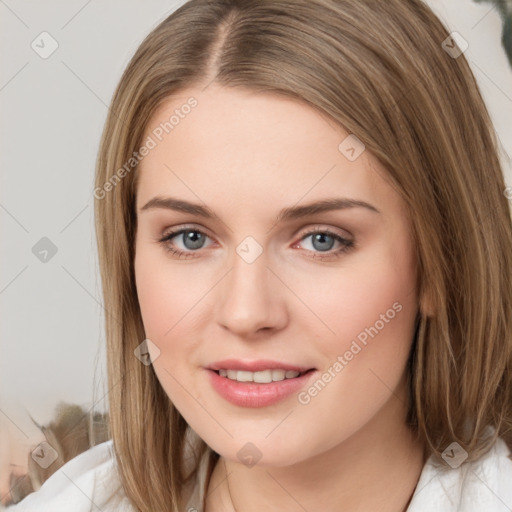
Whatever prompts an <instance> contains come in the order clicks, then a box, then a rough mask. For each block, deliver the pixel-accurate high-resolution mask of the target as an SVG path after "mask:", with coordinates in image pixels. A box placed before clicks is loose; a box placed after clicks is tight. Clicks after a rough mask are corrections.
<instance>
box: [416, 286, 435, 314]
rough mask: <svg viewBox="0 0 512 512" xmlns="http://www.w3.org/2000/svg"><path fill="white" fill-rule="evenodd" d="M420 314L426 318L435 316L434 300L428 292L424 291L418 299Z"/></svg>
mask: <svg viewBox="0 0 512 512" xmlns="http://www.w3.org/2000/svg"><path fill="white" fill-rule="evenodd" d="M419 306H420V312H421V314H423V315H424V316H426V317H434V316H435V308H434V299H433V297H432V294H431V293H429V291H428V290H427V291H425V293H423V295H422V296H421V299H420V304H419Z"/></svg>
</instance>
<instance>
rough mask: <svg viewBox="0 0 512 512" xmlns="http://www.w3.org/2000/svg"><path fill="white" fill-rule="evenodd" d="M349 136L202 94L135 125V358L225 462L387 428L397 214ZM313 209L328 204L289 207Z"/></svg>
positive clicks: (260, 102)
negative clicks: (138, 318) (143, 352)
mask: <svg viewBox="0 0 512 512" xmlns="http://www.w3.org/2000/svg"><path fill="white" fill-rule="evenodd" d="M191 97H193V98H194V100H189V98H191ZM187 105H188V106H187ZM172 116H174V117H172ZM166 123H167V124H166ZM348 136H349V134H348V133H346V132H345V131H344V130H342V129H341V128H339V127H338V126H337V125H335V124H334V122H333V121H332V120H330V119H329V118H327V117H326V116H324V115H322V114H320V113H319V112H318V111H316V110H314V109H312V108H311V107H310V106H308V105H306V104H303V103H300V102H297V101H294V100H291V99H285V98H284V97H280V96H277V95H272V94H258V93H253V92H248V91H247V90H241V89H226V88H220V87H218V86H216V85H210V86H209V87H208V88H206V89H205V90H204V91H201V90H200V89H189V90H187V91H185V92H182V93H180V94H179V95H178V96H175V97H173V98H172V99H171V100H169V101H167V102H166V103H165V104H163V105H162V106H161V107H160V108H159V109H158V110H157V112H156V113H155V115H154V116H153V117H152V119H151V120H150V122H149V124H148V128H147V131H146V135H145V137H144V141H145V143H146V146H147V148H149V149H148V150H147V151H144V153H146V156H144V158H143V160H142V161H141V163H140V165H139V168H138V170H137V171H136V172H138V173H140V175H139V183H138V189H137V204H136V208H137V217H138V220H137V223H138V225H137V236H136V257H135V274H136V284H137V292H138V299H139V303H140V307H141V313H142V318H143V322H144V327H145V332H146V337H147V338H148V339H149V340H151V343H148V345H149V351H150V354H151V356H152V358H153V367H154V370H155V372H156V375H157V376H158V379H159V381H160V383H161V385H162V387H163V389H164V390H165V392H166V393H167V395H168V396H169V398H170V399H171V401H172V402H173V404H174V405H175V406H176V407H177V409H178V410H179V411H180V413H181V414H182V416H183V417H184V418H185V419H186V421H187V422H188V424H189V425H190V426H191V427H192V428H193V430H194V431H196V432H197V433H198V434H199V435H200V436H201V438H202V439H204V440H205V441H206V443H207V444H208V445H210V447H212V448H213V449H214V450H215V451H216V452H218V453H219V454H221V455H223V456H225V457H227V458H229V459H233V460H234V459H236V458H238V459H239V460H240V461H243V459H245V458H246V457H247V456H249V458H250V457H252V459H254V461H255V462H256V461H257V460H259V462H260V464H261V465H269V466H284V465H289V464H293V463H296V462H300V461H302V460H306V459H308V458H311V457H313V456H315V455H319V454H321V453H323V452H325V451H327V450H329V449H331V448H333V447H335V446H337V445H339V444H340V443H343V442H344V441H345V440H347V439H348V438H349V437H351V436H353V435H354V434H357V433H361V432H363V431H368V432H369V431H370V430H369V426H370V425H372V424H375V423H376V422H377V420H378V419H382V418H384V417H386V418H388V420H389V418H395V420H396V421H399V422H403V418H402V416H401V415H400V417H398V414H399V413H400V411H401V409H400V407H401V404H403V403H404V402H406V394H405V390H406V386H405V367H406V363H407V358H408V355H409V352H410V348H411V343H412V339H413V334H414V320H415V316H416V313H417V311H418V302H417V295H416V289H415V282H416V264H415V257H414V247H413V245H412V238H411V232H410V225H409V218H408V216H407V215H406V212H405V208H404V205H403V203H402V201H401V199H400V197H399V195H398V194H397V192H396V191H395V190H394V189H393V188H392V187H391V186H390V184H389V183H388V181H386V178H385V171H384V169H383V168H382V166H380V165H379V163H378V162H377V160H376V159H375V158H374V157H373V156H372V155H371V154H369V151H366V150H364V146H361V145H360V144H359V143H358V141H357V139H354V136H350V137H349V138H348V139H347V137H348ZM148 137H149V138H150V139H151V140H150V139H148ZM155 198H157V199H158V200H159V201H156V200H155ZM171 198H172V200H171ZM342 200H343V201H346V203H342V202H341V201H342ZM326 201H332V202H335V201H336V202H337V201H339V202H340V203H339V204H338V205H337V206H336V208H333V209H322V208H316V209H315V208H312V207H310V208H305V207H306V206H309V205H312V204H313V203H319V202H320V203H321V202H326ZM347 201H360V202H364V203H367V206H364V205H363V206H361V205H354V204H352V206H350V204H351V203H348V202H347ZM192 204H193V205H197V206H194V207H192V206H190V205H192ZM177 205H178V206H179V205H181V207H180V208H178V207H177ZM343 205H344V206H345V207H341V206H343ZM173 206H175V207H174V208H173ZM185 206H186V207H185ZM205 212H211V216H207V215H206V214H204V215H203V213H205ZM182 229H186V230H188V231H187V232H185V234H183V233H181V234H174V235H172V238H171V237H170V236H169V234H170V233H171V232H178V231H180V230H182ZM172 251H180V252H181V254H176V253H173V252H172ZM140 341H141V342H142V341H143V340H140ZM227 360H229V361H227ZM294 367H295V368H297V369H298V371H307V370H310V371H309V372H308V373H305V374H304V375H302V373H301V374H300V375H299V376H298V377H296V376H295V375H296V373H293V370H290V368H294ZM212 368H214V369H217V370H230V371H229V374H228V376H227V377H226V376H224V374H225V373H226V372H223V371H222V372H219V373H217V372H214V371H213V369H212ZM251 369H252V370H254V371H255V372H256V373H252V372H247V370H251ZM287 369H288V372H290V371H291V373H286V372H285V371H283V370H287ZM237 370H240V371H239V372H237ZM220 373H222V375H221V374H220ZM287 375H288V377H290V378H286V376H287ZM231 377H232V378H235V379H238V380H240V381H241V382H237V381H236V380H233V379H232V378H231ZM283 377H285V380H279V379H282V378H283ZM247 379H249V380H251V379H252V380H254V379H255V380H256V382H248V381H247ZM269 379H274V380H275V382H273V383H268V382H265V381H268V380H269ZM388 420H386V421H388ZM382 425H383V424H382ZM247 443H252V444H250V445H249V444H247Z"/></svg>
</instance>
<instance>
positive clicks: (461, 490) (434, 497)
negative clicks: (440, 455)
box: [407, 438, 512, 512]
mask: <svg viewBox="0 0 512 512" xmlns="http://www.w3.org/2000/svg"><path fill="white" fill-rule="evenodd" d="M457 446H458V445H457ZM457 446H455V452H457ZM460 450H462V448H460V446H459V453H454V452H451V451H450V455H452V454H453V456H454V457H459V459H460V458H463V456H464V453H465V452H463V451H462V452H460ZM446 456H447V457H448V454H447V455H446ZM447 460H448V459H447ZM450 466H453V467H450ZM511 508H512V460H511V459H510V450H509V448H508V446H507V444H506V443H505V441H504V440H503V439H501V438H498V439H497V440H496V443H495V444H494V445H493V447H492V448H491V449H490V450H489V451H488V452H487V453H486V454H485V455H483V456H482V457H480V459H478V460H476V461H474V462H471V463H466V464H465V463H462V464H460V465H458V466H457V463H456V462H455V463H454V464H452V465H449V464H448V463H447V464H446V465H445V466H440V465H439V464H436V463H435V462H434V461H433V459H432V458H430V459H429V460H428V461H427V462H426V464H425V466H424V468H423V471H422V473H421V475H420V478H419V481H418V484H417V486H416V489H415V491H414V494H413V498H412V500H411V503H410V505H409V508H408V509H407V512H430V511H432V512H434V511H436V512H437V511H445V510H446V511H448V510H458V511H460V512H477V511H478V512H480V511H482V510H485V511H486V512H498V511H499V512H501V511H505V510H511Z"/></svg>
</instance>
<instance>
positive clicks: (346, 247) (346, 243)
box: [158, 228, 355, 260]
mask: <svg viewBox="0 0 512 512" xmlns="http://www.w3.org/2000/svg"><path fill="white" fill-rule="evenodd" d="M186 232H191V233H200V234H201V235H204V236H205V237H208V238H210V237H209V236H208V235H207V234H206V233H205V232H204V231H201V230H200V229H196V228H181V229H178V230H175V231H171V232H170V233H167V234H166V235H165V236H164V237H162V238H160V239H158V242H159V243H161V244H162V245H163V247H164V249H165V250H166V251H167V252H170V253H171V254H173V255H175V256H177V257H179V258H181V257H182V256H183V257H185V258H187V257H189V256H188V255H189V254H193V253H194V252H199V250H200V249H197V250H195V251H192V250H190V251H181V250H179V249H175V248H174V247H172V246H171V245H170V244H169V242H170V241H171V240H172V239H173V238H175V237H176V236H178V235H181V234H183V233H186ZM317 233H322V234H325V235H329V236H331V237H333V238H334V239H335V240H336V241H338V242H340V243H341V244H342V247H341V248H339V249H337V250H335V251H332V252H328V251H326V252H324V253H321V252H315V255H314V256H310V257H311V258H313V259H320V260H326V259H329V258H332V257H335V258H339V257H341V256H342V255H343V254H346V253H347V252H349V251H350V250H351V249H353V248H354V247H355V242H354V241H352V240H347V239H346V238H343V237H341V236H340V235H338V234H337V233H334V232H332V231H329V230H328V229H321V228H315V229H313V230H311V231H308V232H307V233H305V234H304V235H303V236H302V237H301V238H300V240H299V242H302V241H303V240H304V239H305V238H307V237H308V236H311V235H315V234H317ZM306 250H307V249H306ZM307 251H308V252H311V251H309V250H307ZM192 257H193V256H192Z"/></svg>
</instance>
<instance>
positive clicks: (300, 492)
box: [205, 396, 426, 512]
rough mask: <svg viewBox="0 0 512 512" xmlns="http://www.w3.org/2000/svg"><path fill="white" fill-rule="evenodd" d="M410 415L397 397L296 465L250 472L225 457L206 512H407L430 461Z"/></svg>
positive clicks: (218, 467)
mask: <svg viewBox="0 0 512 512" xmlns="http://www.w3.org/2000/svg"><path fill="white" fill-rule="evenodd" d="M405 414H406V411H405V407H404V403H403V402H402V401H401V400H399V399H397V398H396V397H395V396H392V397H391V398H390V400H389V402H388V403H387V404H386V405H385V406H384V407H383V408H382V409H381V410H380V411H379V412H378V413H377V414H376V415H375V416H374V417H373V418H372V420H371V421H370V422H369V423H367V424H366V425H365V426H364V427H363V428H361V429H360V430H359V431H358V432H356V433H355V434H353V435H352V436H351V437H350V438H348V439H346V440H345V441H343V442H342V443H340V444H338V445H337V446H334V447H333V448H332V449H331V450H329V451H327V452H324V453H321V454H318V455H316V456H314V457H312V458H308V459H306V460H303V461H301V462H299V463H297V464H294V465H292V466H283V467H270V468H262V467H258V466H253V467H252V468H249V467H246V466H244V465H243V464H241V463H239V462H237V461H233V460H228V459H225V458H224V457H220V459H219V460H218V462H217V464H216V466H215V469H214V471H213V473H212V476H211V479H210V483H209V488H208V493H207V499H206V507H205V512H218V511H220V510H222V511H229V512H241V511H243V512H256V511H261V510H262V509H263V510H268V511H269V512H273V511H277V510H279V511H280V512H287V511H290V512H292V511H297V510H322V511H323V512H338V511H339V510H343V511H344V512H353V511H354V512H355V511H361V510H379V511H380V512H397V511H399V512H402V511H405V510H407V507H408V504H409V502H410V500H411V497H412V495H413V493H414V489H415V487H416V484H417V482H418V479H419V476H420V474H421V470H422V468H423V465H424V463H425V460H426V453H425V452H424V450H423V446H422V445H421V443H420V442H419V441H418V440H417V439H416V438H415V436H414V435H413V434H412V432H411V431H410V430H409V428H408V427H407V426H406V425H405Z"/></svg>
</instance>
